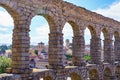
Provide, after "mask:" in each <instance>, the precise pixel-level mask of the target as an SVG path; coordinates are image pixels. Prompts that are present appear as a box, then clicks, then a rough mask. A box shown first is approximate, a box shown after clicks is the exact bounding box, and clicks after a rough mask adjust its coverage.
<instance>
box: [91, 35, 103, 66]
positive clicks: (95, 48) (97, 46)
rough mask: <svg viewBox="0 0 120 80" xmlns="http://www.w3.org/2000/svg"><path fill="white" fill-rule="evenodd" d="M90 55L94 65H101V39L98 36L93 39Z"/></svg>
mask: <svg viewBox="0 0 120 80" xmlns="http://www.w3.org/2000/svg"><path fill="white" fill-rule="evenodd" d="M90 55H91V62H92V63H93V64H99V63H101V39H100V38H98V37H96V36H95V37H92V39H91V43H90Z"/></svg>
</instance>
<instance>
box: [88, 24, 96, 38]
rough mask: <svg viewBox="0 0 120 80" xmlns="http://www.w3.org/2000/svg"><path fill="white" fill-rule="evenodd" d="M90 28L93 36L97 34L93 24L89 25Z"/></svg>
mask: <svg viewBox="0 0 120 80" xmlns="http://www.w3.org/2000/svg"><path fill="white" fill-rule="evenodd" d="M88 29H89V30H90V33H91V37H93V36H96V30H95V28H94V27H93V26H92V25H89V26H88Z"/></svg>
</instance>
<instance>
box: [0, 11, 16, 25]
mask: <svg viewBox="0 0 120 80" xmlns="http://www.w3.org/2000/svg"><path fill="white" fill-rule="evenodd" d="M0 25H1V26H5V27H11V26H13V25H14V24H13V19H12V17H11V16H10V14H9V13H8V12H4V11H0Z"/></svg>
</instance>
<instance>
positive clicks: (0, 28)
mask: <svg viewBox="0 0 120 80" xmlns="http://www.w3.org/2000/svg"><path fill="white" fill-rule="evenodd" d="M7 30H8V28H3V27H0V31H5V32H6V31H7Z"/></svg>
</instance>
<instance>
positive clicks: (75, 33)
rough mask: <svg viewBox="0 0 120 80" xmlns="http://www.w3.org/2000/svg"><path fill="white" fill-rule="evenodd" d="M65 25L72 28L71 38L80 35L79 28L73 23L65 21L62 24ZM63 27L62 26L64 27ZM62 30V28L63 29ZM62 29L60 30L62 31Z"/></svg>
mask: <svg viewBox="0 0 120 80" xmlns="http://www.w3.org/2000/svg"><path fill="white" fill-rule="evenodd" d="M66 23H69V24H70V25H71V27H72V30H73V36H77V35H79V34H80V33H79V31H80V30H79V26H78V25H77V24H76V23H75V22H74V21H67V22H65V23H64V25H65V24H66ZM64 25H63V26H64ZM63 28H64V27H63ZM63 28H62V30H63Z"/></svg>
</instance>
